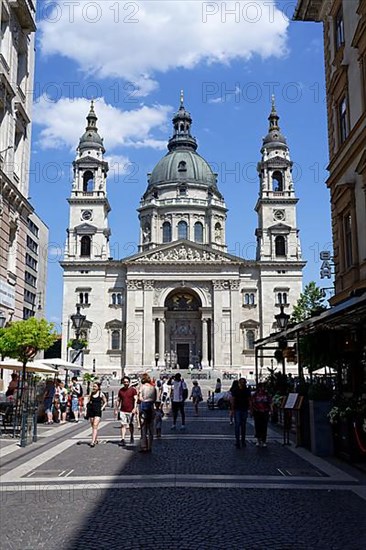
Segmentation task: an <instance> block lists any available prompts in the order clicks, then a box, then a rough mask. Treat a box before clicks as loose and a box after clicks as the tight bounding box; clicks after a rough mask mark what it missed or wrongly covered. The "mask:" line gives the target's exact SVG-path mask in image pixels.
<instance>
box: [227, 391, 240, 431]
mask: <svg viewBox="0 0 366 550" xmlns="http://www.w3.org/2000/svg"><path fill="white" fill-rule="evenodd" d="M238 386H239V380H234V381H233V383H232V384H231V388H230V390H229V392H230V394H231V398H230V401H229V423H230V426H233V424H234V407H233V399H232V397H233V391H234V390H235V388H237V387H238Z"/></svg>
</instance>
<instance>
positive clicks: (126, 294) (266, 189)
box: [61, 98, 305, 375]
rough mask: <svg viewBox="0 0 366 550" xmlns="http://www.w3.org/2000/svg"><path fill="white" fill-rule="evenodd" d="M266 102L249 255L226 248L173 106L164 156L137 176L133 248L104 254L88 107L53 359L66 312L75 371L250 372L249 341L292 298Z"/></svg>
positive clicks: (278, 161)
mask: <svg viewBox="0 0 366 550" xmlns="http://www.w3.org/2000/svg"><path fill="white" fill-rule="evenodd" d="M278 121H279V117H278V114H277V112H276V108H275V104H274V100H273V104H272V110H271V113H270V116H269V130H268V134H267V136H266V137H265V138H264V140H263V144H262V148H261V159H260V162H259V163H258V174H259V195H258V200H257V204H256V205H255V210H256V212H257V214H258V226H257V228H256V230H255V234H256V240H257V253H256V259H253V260H248V259H244V258H240V257H236V256H233V255H231V254H229V253H228V252H227V246H226V217H227V211H228V210H227V207H226V204H225V201H224V197H223V196H222V194H221V192H220V190H219V182H218V178H217V174H215V173H214V172H213V171H212V169H211V167H210V165H209V164H208V163H207V162H206V160H205V159H204V158H202V157H201V156H200V155H199V154H198V153H197V142H196V139H195V138H194V137H193V135H192V133H191V125H192V117H191V115H190V113H189V112H188V111H187V110H186V109H185V107H184V104H183V98H181V103H180V106H179V109H178V111H177V113H176V114H175V116H174V118H173V135H172V137H171V138H170V139H169V142H168V152H167V154H166V155H165V156H164V157H163V158H162V159H161V160H160V161H159V162H158V163H157V165H156V166H155V168H154V169H153V171H152V172H151V174H148V181H147V187H146V190H145V192H144V194H143V196H142V198H141V201H140V205H139V208H138V216H139V223H140V237H139V252H138V253H137V254H135V255H133V256H130V257H128V258H124V259H121V260H120V259H113V258H111V257H110V250H109V237H110V234H111V231H110V228H109V223H108V215H109V212H110V209H111V208H110V205H109V202H108V197H107V173H108V164H107V162H106V161H105V160H104V153H105V149H104V144H103V139H102V138H101V137H100V135H99V133H98V129H97V117H96V114H95V111H94V105H93V104H92V106H91V109H90V112H89V114H88V116H87V127H86V131H85V133H84V135H83V136H82V137H81V139H80V143H79V146H78V149H77V157H76V159H75V161H74V181H73V185H72V190H71V196H70V198H69V199H68V202H69V204H70V220H69V227H68V229H67V240H66V245H65V254H64V259H63V261H62V264H61V265H62V267H63V270H64V301H63V320H62V321H63V354H64V356H66V345H67V341H69V340H70V338H73V337H74V329H73V326H72V323H71V315H73V314H74V313H75V306H76V305H80V308H81V312H82V314H84V315H86V321H85V323H84V325H83V328H82V332H81V336H82V337H84V338H85V339H86V340H87V341H88V348H87V349H86V350H85V353H84V364H85V365H86V366H88V367H90V368H91V367H92V364H93V361H94V365H95V366H96V370H97V372H98V373H113V372H115V373H116V374H117V375H120V373H121V369H127V370H128V372H131V371H134V370H136V371H140V370H141V368H149V367H150V368H151V367H152V366H154V365H157V366H159V367H166V368H172V367H175V366H176V365H179V366H180V368H187V367H188V366H189V365H194V366H197V365H202V366H203V367H209V366H211V367H215V368H216V369H223V370H225V369H226V368H229V367H240V369H241V370H242V372H245V373H246V374H247V375H249V373H250V372H252V371H253V367H254V341H255V340H256V339H257V338H259V337H263V336H264V335H266V334H269V333H270V332H271V331H272V329H273V323H274V315H275V314H276V313H278V312H279V308H280V305H283V306H284V307H285V309H286V310H287V311H288V312H290V311H291V310H292V306H293V305H294V304H295V303H296V301H297V299H298V297H299V294H300V292H301V290H302V270H303V267H304V265H305V263H304V261H303V260H302V256H301V248H300V241H299V230H298V227H297V221H296V205H297V202H298V199H297V198H296V195H295V189H294V185H293V180H292V162H291V159H290V153H289V148H288V145H287V142H286V139H285V137H284V136H283V134H282V133H281V131H280V128H279V125H278Z"/></svg>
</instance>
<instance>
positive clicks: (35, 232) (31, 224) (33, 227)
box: [28, 220, 39, 238]
mask: <svg viewBox="0 0 366 550" xmlns="http://www.w3.org/2000/svg"><path fill="white" fill-rule="evenodd" d="M28 229H29V230H30V231H31V232H32V233H33V235H34V236H35V237H37V238H38V234H39V229H38V227H37V226H36V224H35V223H34V222H32V220H28Z"/></svg>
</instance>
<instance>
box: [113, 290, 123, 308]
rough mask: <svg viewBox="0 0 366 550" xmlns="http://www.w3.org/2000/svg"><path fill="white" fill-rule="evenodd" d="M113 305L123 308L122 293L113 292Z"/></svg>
mask: <svg viewBox="0 0 366 550" xmlns="http://www.w3.org/2000/svg"><path fill="white" fill-rule="evenodd" d="M112 305H114V306H121V305H122V294H121V292H113V294H112Z"/></svg>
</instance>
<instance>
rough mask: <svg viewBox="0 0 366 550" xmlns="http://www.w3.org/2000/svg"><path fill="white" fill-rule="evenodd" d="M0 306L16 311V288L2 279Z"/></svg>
mask: <svg viewBox="0 0 366 550" xmlns="http://www.w3.org/2000/svg"><path fill="white" fill-rule="evenodd" d="M0 305H1V306H4V307H7V308H9V309H15V288H14V287H13V286H11V285H9V284H8V283H7V282H5V281H4V280H3V279H0Z"/></svg>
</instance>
